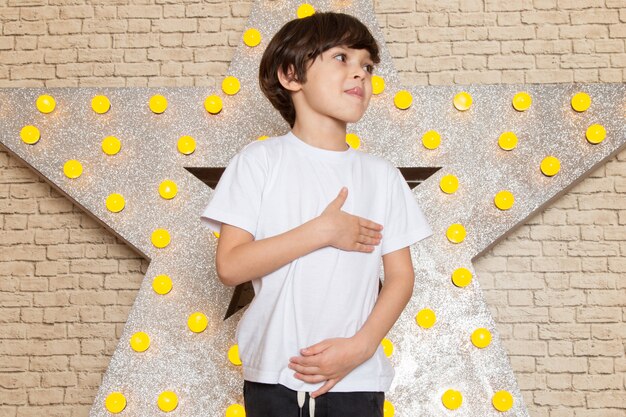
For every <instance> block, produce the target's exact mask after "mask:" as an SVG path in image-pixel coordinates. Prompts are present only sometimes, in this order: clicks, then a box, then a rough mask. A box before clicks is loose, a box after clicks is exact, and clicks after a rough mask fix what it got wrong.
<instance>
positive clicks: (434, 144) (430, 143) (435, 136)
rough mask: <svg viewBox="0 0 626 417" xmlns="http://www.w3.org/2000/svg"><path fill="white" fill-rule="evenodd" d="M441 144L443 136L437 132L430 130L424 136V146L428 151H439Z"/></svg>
mask: <svg viewBox="0 0 626 417" xmlns="http://www.w3.org/2000/svg"><path fill="white" fill-rule="evenodd" d="M440 144H441V135H440V134H439V132H437V131H436V130H429V131H427V132H426V133H424V135H423V136H422V145H424V147H425V148H426V149H437V148H438V147H439V145H440Z"/></svg>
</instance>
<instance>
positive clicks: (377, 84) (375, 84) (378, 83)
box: [372, 75, 385, 95]
mask: <svg viewBox="0 0 626 417" xmlns="http://www.w3.org/2000/svg"><path fill="white" fill-rule="evenodd" d="M383 91H385V79H384V78H383V77H381V76H380V75H372V94H374V95H378V94H380V93H382V92H383Z"/></svg>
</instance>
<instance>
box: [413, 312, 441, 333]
mask: <svg viewBox="0 0 626 417" xmlns="http://www.w3.org/2000/svg"><path fill="white" fill-rule="evenodd" d="M436 321H437V315H436V314H435V312H434V311H432V310H431V309H430V308H424V309H422V310H420V311H419V312H418V313H417V315H416V316H415V322H416V323H417V324H418V325H419V326H420V327H421V328H423V329H430V328H431V327H433V326H434V324H435V322H436Z"/></svg>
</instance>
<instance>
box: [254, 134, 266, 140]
mask: <svg viewBox="0 0 626 417" xmlns="http://www.w3.org/2000/svg"><path fill="white" fill-rule="evenodd" d="M265 139H269V136H267V135H261V136H259V137H258V138H256V140H265Z"/></svg>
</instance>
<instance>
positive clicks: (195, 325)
mask: <svg viewBox="0 0 626 417" xmlns="http://www.w3.org/2000/svg"><path fill="white" fill-rule="evenodd" d="M208 324H209V319H208V318H207V316H205V315H204V314H203V313H200V312H199V311H198V312H195V313H193V314H191V315H190V316H189V319H187V326H189V329H190V330H191V331H192V332H194V333H200V332H203V331H204V329H206V326H207V325H208Z"/></svg>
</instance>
